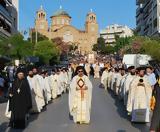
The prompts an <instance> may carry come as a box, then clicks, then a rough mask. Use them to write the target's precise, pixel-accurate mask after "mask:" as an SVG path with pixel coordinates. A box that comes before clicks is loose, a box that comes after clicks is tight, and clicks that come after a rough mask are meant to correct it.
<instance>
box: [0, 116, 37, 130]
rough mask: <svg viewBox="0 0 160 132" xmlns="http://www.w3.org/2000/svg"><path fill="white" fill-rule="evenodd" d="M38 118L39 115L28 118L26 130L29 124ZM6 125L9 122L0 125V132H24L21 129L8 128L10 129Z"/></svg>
mask: <svg viewBox="0 0 160 132" xmlns="http://www.w3.org/2000/svg"><path fill="white" fill-rule="evenodd" d="M38 116H39V114H32V115H31V116H30V117H29V121H28V122H27V125H26V128H27V126H28V125H29V124H30V123H31V122H33V121H34V120H37V118H38ZM8 125H9V121H8V122H4V123H2V124H0V132H23V131H24V130H22V129H13V128H10V127H8Z"/></svg>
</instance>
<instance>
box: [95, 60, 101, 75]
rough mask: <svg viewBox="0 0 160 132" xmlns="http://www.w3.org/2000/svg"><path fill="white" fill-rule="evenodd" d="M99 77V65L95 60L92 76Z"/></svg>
mask: <svg viewBox="0 0 160 132" xmlns="http://www.w3.org/2000/svg"><path fill="white" fill-rule="evenodd" d="M99 77H100V66H99V64H98V62H97V63H96V65H95V67H94V78H99Z"/></svg>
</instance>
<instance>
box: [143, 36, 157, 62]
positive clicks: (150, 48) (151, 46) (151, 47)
mask: <svg viewBox="0 0 160 132" xmlns="http://www.w3.org/2000/svg"><path fill="white" fill-rule="evenodd" d="M141 50H143V52H144V53H145V54H148V55H150V56H151V57H152V58H153V59H155V60H158V61H160V42H159V41H157V40H153V39H148V38H146V39H145V40H144V41H143V45H142V47H141Z"/></svg>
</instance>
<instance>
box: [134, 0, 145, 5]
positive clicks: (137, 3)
mask: <svg viewBox="0 0 160 132" xmlns="http://www.w3.org/2000/svg"><path fill="white" fill-rule="evenodd" d="M143 3H145V0H136V5H140V4H143Z"/></svg>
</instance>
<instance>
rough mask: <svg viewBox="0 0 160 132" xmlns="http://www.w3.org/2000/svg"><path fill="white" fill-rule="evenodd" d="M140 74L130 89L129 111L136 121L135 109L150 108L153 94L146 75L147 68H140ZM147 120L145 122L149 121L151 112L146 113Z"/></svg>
mask: <svg viewBox="0 0 160 132" xmlns="http://www.w3.org/2000/svg"><path fill="white" fill-rule="evenodd" d="M138 71H139V75H138V76H137V77H136V78H135V79H134V80H133V82H132V83H131V88H130V89H129V95H128V102H127V111H128V112H129V113H132V121H135V120H134V119H135V117H134V116H136V115H134V114H135V111H136V110H146V111H147V110H149V107H150V99H151V96H152V88H151V85H150V83H149V80H148V79H147V77H146V76H144V72H145V70H143V68H139V69H138ZM146 114H147V115H146V120H144V122H149V113H146Z"/></svg>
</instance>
